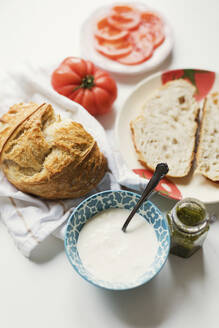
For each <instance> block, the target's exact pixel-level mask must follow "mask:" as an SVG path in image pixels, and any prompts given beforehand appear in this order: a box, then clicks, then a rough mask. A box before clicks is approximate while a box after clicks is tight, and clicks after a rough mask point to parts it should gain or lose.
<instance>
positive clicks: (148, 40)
mask: <svg viewBox="0 0 219 328" xmlns="http://www.w3.org/2000/svg"><path fill="white" fill-rule="evenodd" d="M129 40H130V43H131V44H132V47H133V50H132V52H131V53H130V54H128V55H127V56H124V57H122V58H119V59H118V62H119V63H120V64H124V65H137V64H141V63H142V62H144V61H146V60H147V59H149V58H150V57H151V56H152V54H153V49H154V45H153V41H152V36H151V34H150V33H148V30H147V29H146V28H145V27H142V28H139V29H138V30H137V31H134V32H132V33H131V35H130V38H129Z"/></svg>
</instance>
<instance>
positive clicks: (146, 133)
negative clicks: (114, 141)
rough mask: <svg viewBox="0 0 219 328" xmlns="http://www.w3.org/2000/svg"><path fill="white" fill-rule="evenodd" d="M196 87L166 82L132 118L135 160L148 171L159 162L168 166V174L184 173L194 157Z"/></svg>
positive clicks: (185, 83) (182, 174) (180, 174)
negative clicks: (134, 117) (139, 113)
mask: <svg viewBox="0 0 219 328" xmlns="http://www.w3.org/2000/svg"><path fill="white" fill-rule="evenodd" d="M195 91H196V89H195V87H194V86H193V85H192V84H191V83H189V82H187V81H185V80H183V79H179V80H175V81H171V82H168V83H166V84H165V85H164V86H162V87H161V88H160V89H159V90H157V91H156V92H155V93H154V94H153V95H152V96H151V97H150V98H149V99H148V100H147V102H146V103H145V105H144V107H143V110H142V113H141V115H140V116H138V117H137V118H136V119H134V120H133V121H131V123H130V127H131V132H132V138H133V142H134V146H135V149H136V152H137V154H138V159H139V161H140V162H141V164H143V165H144V166H146V167H148V168H149V169H151V170H154V169H155V168H156V165H157V164H158V163H159V162H166V163H167V164H168V166H169V173H168V176H171V177H183V176H186V175H187V174H188V173H189V171H190V169H191V165H192V161H193V157H194V147H195V136H196V131H197V127H198V124H197V117H198V113H199V105H198V103H197V102H196V100H195V98H194V94H195Z"/></svg>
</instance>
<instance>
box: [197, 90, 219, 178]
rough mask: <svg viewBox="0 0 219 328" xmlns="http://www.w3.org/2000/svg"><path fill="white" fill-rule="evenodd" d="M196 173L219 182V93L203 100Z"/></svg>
mask: <svg viewBox="0 0 219 328" xmlns="http://www.w3.org/2000/svg"><path fill="white" fill-rule="evenodd" d="M196 161H197V163H196V164H197V168H196V172H197V173H201V174H203V175H204V176H206V177H207V178H208V179H210V180H212V181H219V93H218V92H215V93H212V94H211V95H209V96H208V97H207V98H206V99H205V103H204V107H203V116H202V122H201V129H200V138H199V144H198V150H197V158H196Z"/></svg>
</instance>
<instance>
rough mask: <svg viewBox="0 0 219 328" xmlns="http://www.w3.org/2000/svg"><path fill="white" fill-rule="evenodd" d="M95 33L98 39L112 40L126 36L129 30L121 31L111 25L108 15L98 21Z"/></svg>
mask: <svg viewBox="0 0 219 328" xmlns="http://www.w3.org/2000/svg"><path fill="white" fill-rule="evenodd" d="M94 34H95V36H96V37H97V38H98V39H101V40H106V41H111V42H112V41H118V40H121V39H124V38H126V37H127V35H128V32H127V31H121V30H119V29H117V28H115V27H113V26H111V25H110V24H109V22H108V19H107V17H104V18H102V19H101V20H99V21H98V22H97V29H96V31H95V33H94Z"/></svg>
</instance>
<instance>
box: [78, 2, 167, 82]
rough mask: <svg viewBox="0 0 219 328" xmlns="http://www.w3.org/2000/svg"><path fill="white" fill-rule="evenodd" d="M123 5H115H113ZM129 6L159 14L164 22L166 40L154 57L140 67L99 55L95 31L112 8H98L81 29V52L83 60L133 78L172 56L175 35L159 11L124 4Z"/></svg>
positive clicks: (144, 6) (135, 3)
mask: <svg viewBox="0 0 219 328" xmlns="http://www.w3.org/2000/svg"><path fill="white" fill-rule="evenodd" d="M117 4H121V2H120V3H114V4H113V5H114V6H115V5H117ZM122 4H127V5H133V4H134V6H135V7H136V8H139V9H140V10H142V11H143V10H144V11H146V10H149V11H152V12H154V13H157V14H158V15H159V16H160V17H161V18H162V19H163V22H164V33H165V40H164V42H163V43H162V45H160V46H159V47H158V48H157V49H156V50H155V51H154V53H153V55H152V57H151V58H150V59H149V60H147V61H145V62H144V63H142V64H139V65H133V66H128V65H122V64H120V63H118V62H116V61H114V60H111V59H108V58H106V57H105V56H102V55H101V54H100V53H98V52H97V51H96V50H95V48H94V29H95V24H96V22H97V21H98V20H99V19H100V18H102V17H103V16H104V15H105V14H106V13H108V12H109V9H110V8H111V7H112V6H104V7H100V8H98V9H97V10H96V11H94V12H93V14H92V15H91V16H90V17H89V18H88V19H87V20H86V21H85V22H84V23H83V25H82V28H81V38H80V44H81V51H82V56H83V58H86V59H89V60H91V61H92V62H93V63H94V64H95V65H96V66H99V67H100V68H102V69H104V70H107V71H109V72H111V73H116V74H120V75H126V76H128V75H129V76H132V75H137V74H140V73H144V72H147V71H149V70H152V69H154V68H155V67H157V66H158V65H160V64H161V63H162V62H163V61H164V60H165V59H166V58H167V56H168V55H169V54H170V52H171V50H172V48H173V33H172V28H171V26H170V24H169V23H168V21H167V20H166V18H165V17H164V16H163V15H162V14H161V13H160V12H158V11H156V10H154V9H153V8H150V7H148V6H147V5H145V4H144V3H140V2H134V3H122Z"/></svg>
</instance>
